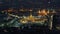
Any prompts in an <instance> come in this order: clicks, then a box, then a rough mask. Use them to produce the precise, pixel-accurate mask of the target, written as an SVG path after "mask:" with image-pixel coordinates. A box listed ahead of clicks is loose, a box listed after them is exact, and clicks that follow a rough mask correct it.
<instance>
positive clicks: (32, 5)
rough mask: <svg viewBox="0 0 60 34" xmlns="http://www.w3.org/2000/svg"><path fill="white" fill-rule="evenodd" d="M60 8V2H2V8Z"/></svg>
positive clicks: (8, 0)
mask: <svg viewBox="0 0 60 34" xmlns="http://www.w3.org/2000/svg"><path fill="white" fill-rule="evenodd" d="M11 7H13V8H21V7H23V8H60V0H0V8H1V9H2V8H5V9H6V8H11Z"/></svg>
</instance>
